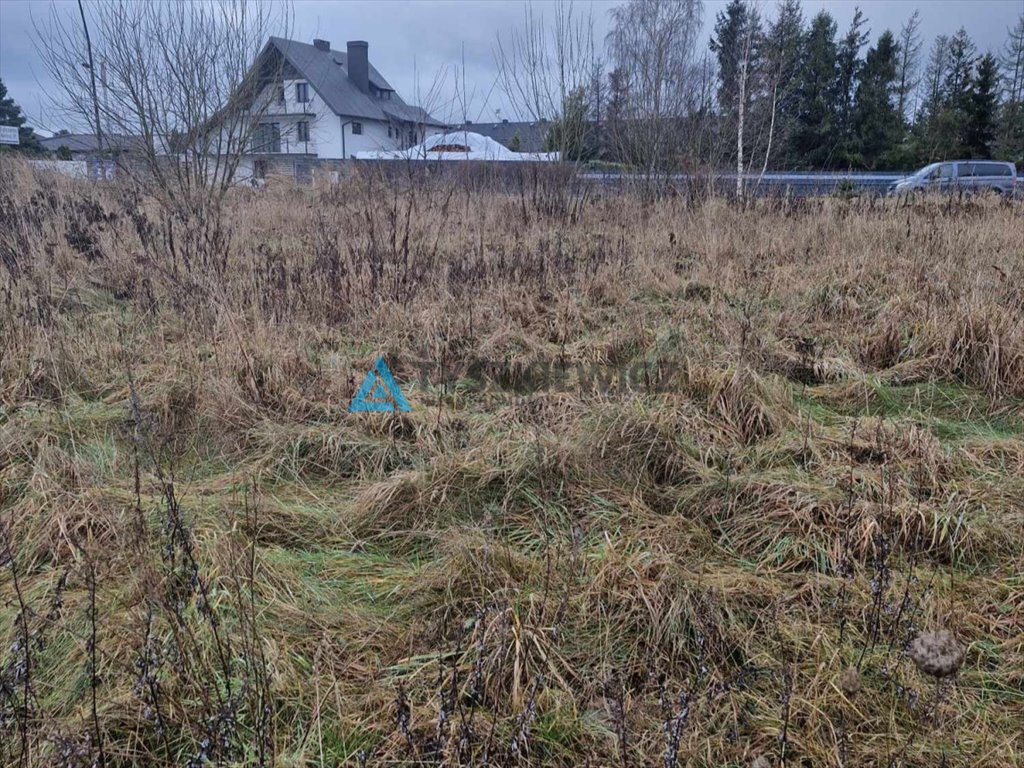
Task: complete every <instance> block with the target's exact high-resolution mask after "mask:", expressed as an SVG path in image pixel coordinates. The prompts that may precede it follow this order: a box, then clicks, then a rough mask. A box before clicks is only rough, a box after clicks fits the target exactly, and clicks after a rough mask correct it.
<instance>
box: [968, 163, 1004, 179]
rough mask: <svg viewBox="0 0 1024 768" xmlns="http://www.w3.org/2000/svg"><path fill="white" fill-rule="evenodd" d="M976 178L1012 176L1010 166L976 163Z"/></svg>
mask: <svg viewBox="0 0 1024 768" xmlns="http://www.w3.org/2000/svg"><path fill="white" fill-rule="evenodd" d="M974 175H975V176H990V177H991V176H996V177H1002V176H1010V175H1011V174H1010V166H1008V165H1005V164H1003V163H975V165H974Z"/></svg>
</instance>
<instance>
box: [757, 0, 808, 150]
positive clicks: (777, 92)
mask: <svg viewBox="0 0 1024 768" xmlns="http://www.w3.org/2000/svg"><path fill="white" fill-rule="evenodd" d="M803 34H804V19H803V11H802V10H801V7H800V0H783V2H782V3H781V4H780V5H779V12H778V15H777V16H776V17H775V21H774V22H772V24H771V25H770V26H769V28H768V32H767V34H766V36H765V42H764V67H765V76H766V81H767V86H768V87H769V88H770V89H771V103H770V104H769V109H771V110H773V111H774V115H770V116H769V131H772V127H771V118H772V117H774V120H775V124H774V134H775V136H777V137H778V138H774V137H773V138H774V141H773V144H774V145H775V146H777V147H780V148H783V149H784V148H785V147H786V145H787V142H788V138H789V136H790V134H791V133H792V129H793V116H792V113H793V111H794V107H795V104H796V93H797V86H798V78H797V73H798V68H799V65H800V52H801V42H802V37H803ZM781 154H782V155H783V157H782V163H783V165H785V166H787V167H788V166H791V165H792V163H793V161H792V158H791V157H789V153H788V152H785V151H783V152H782V153H781Z"/></svg>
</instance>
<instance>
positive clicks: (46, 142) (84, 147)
mask: <svg viewBox="0 0 1024 768" xmlns="http://www.w3.org/2000/svg"><path fill="white" fill-rule="evenodd" d="M39 143H40V144H41V145H42V146H43V148H44V149H46V150H48V151H50V152H61V147H64V148H65V150H66V154H67V155H69V156H70V157H69V158H68V159H71V160H93V159H96V158H99V157H101V156H102V157H110V156H111V155H122V154H129V153H132V152H141V151H142V150H143V148H144V147H145V142H144V141H143V138H142V137H141V136H123V135H120V134H116V133H113V134H108V133H104V134H103V147H102V148H101V147H100V142H99V139H98V138H97V136H96V134H95V133H65V134H64V135H63V136H51V137H50V138H47V139H43V138H40V139H39Z"/></svg>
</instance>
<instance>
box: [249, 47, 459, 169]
mask: <svg viewBox="0 0 1024 768" xmlns="http://www.w3.org/2000/svg"><path fill="white" fill-rule="evenodd" d="M368 52H369V45H368V44H367V43H366V42H363V41H361V40H351V41H349V42H348V43H347V44H346V50H344V51H336V50H333V49H332V48H331V44H330V43H329V42H328V41H327V40H314V41H313V44H312V45H309V44H307V43H301V42H297V41H295V40H285V39H283V38H280V37H272V38H270V40H269V41H268V42H267V44H266V46H264V48H263V50H262V51H261V52H260V55H259V57H258V58H257V61H256V62H255V63H254V64H253V70H254V71H255V73H256V76H263V75H261V74H260V73H268V72H269V73H274V74H273V76H272V77H269V78H268V77H267V76H263V77H264V79H265V80H267V82H266V83H265V84H264V85H263V86H262V91H261V93H260V95H259V96H258V97H257V99H256V102H255V103H257V104H259V105H260V109H261V115H260V118H259V124H258V126H257V127H256V129H255V131H254V135H253V138H252V141H251V143H250V144H251V151H250V152H248V153H247V154H246V155H245V157H243V159H242V162H241V163H240V164H239V171H238V175H237V179H238V180H240V181H245V180H247V179H261V178H265V177H266V176H267V175H270V174H275V175H290V176H294V177H296V178H299V179H302V178H304V177H307V176H308V175H309V174H310V173H311V172H312V169H313V168H315V167H318V166H323V165H325V164H328V165H329V164H330V162H331V161H338V160H342V159H348V158H352V157H353V156H354V155H355V153H356V152H363V151H369V150H400V149H405V148H407V147H411V146H414V145H416V144H418V143H420V142H422V141H423V140H424V139H426V137H427V136H431V135H433V134H435V133H441V132H443V131H444V130H445V125H444V123H442V122H441V121H439V120H437V119H435V118H434V117H432V116H431V115H430V114H429V113H428V112H427V111H426V110H424V109H421V108H420V107H416V106H412V105H409V104H406V102H405V101H403V100H402V98H401V97H400V96H399V95H398V93H396V92H395V89H394V87H392V86H391V84H390V83H389V82H388V81H387V80H385V79H384V76H383V75H381V73H380V72H378V71H377V69H376V68H375V67H374V66H373V65H372V64H370V62H369V54H368Z"/></svg>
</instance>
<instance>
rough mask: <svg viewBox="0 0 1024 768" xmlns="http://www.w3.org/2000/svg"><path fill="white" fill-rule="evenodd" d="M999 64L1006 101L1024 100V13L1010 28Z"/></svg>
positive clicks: (1017, 102)
mask: <svg viewBox="0 0 1024 768" xmlns="http://www.w3.org/2000/svg"><path fill="white" fill-rule="evenodd" d="M999 64H1000V69H1002V71H1003V81H1004V88H1005V91H1006V99H1005V100H1006V102H1007V103H1009V104H1020V103H1021V102H1024V13H1022V14H1021V15H1020V16H1019V17H1018V18H1017V23H1016V24H1015V25H1014V27H1013V28H1012V29H1010V30H1008V34H1007V38H1006V46H1005V47H1004V49H1003V53H1002V56H1000V61H999Z"/></svg>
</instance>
